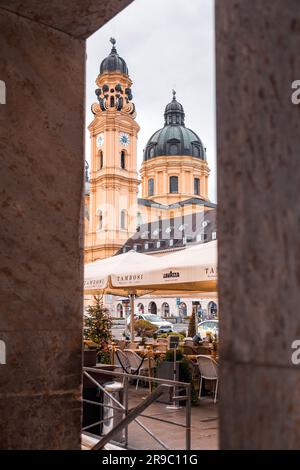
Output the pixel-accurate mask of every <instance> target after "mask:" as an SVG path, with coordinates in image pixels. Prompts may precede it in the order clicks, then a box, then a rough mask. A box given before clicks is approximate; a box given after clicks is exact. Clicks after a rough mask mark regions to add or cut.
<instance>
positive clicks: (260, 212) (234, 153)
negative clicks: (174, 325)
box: [216, 0, 300, 449]
mask: <svg viewBox="0 0 300 470" xmlns="http://www.w3.org/2000/svg"><path fill="white" fill-rule="evenodd" d="M299 40H300V3H299V1H298V0H290V1H288V2H286V1H285V0H264V1H261V0H252V1H251V2H248V1H244V0H217V1H216V42H217V50H216V60H217V69H216V73H217V75H216V82H217V141H218V152H217V154H218V200H219V204H218V240H219V306H220V322H221V324H220V341H221V344H220V347H221V350H220V352H221V370H220V378H221V397H220V398H221V399H220V419H221V424H220V426H221V427H220V445H221V448H222V449H298V448H299V447H300V428H299V420H300V395H299V377H300V366H299V365H298V366H296V365H293V364H292V361H291V355H292V349H291V345H292V342H293V341H294V340H295V339H300V315H299V304H300V275H299V263H300V259H299V249H300V245H299V243H300V242H299V233H300V192H299V186H300V165H299V135H300V119H299V118H300V105H295V104H292V102H291V94H292V91H293V90H292V88H291V84H292V82H293V81H294V80H297V79H298V80H300V54H299ZM283 305H284V308H283V307H282V306H283Z"/></svg>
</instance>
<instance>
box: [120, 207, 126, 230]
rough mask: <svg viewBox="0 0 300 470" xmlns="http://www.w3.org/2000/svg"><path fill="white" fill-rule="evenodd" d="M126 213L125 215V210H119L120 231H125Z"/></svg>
mask: <svg viewBox="0 0 300 470" xmlns="http://www.w3.org/2000/svg"><path fill="white" fill-rule="evenodd" d="M126 219H127V213H126V210H125V209H122V210H121V229H122V230H126V226H127V221H126Z"/></svg>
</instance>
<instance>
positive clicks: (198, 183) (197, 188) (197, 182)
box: [194, 178, 200, 196]
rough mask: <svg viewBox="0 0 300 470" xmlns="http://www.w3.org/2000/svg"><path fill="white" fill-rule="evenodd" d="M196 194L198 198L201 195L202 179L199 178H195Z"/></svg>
mask: <svg viewBox="0 0 300 470" xmlns="http://www.w3.org/2000/svg"><path fill="white" fill-rule="evenodd" d="M194 194H196V195H198V196H199V194H200V179H199V178H194Z"/></svg>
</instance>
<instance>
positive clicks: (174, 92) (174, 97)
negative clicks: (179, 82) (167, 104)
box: [172, 88, 176, 101]
mask: <svg viewBox="0 0 300 470" xmlns="http://www.w3.org/2000/svg"><path fill="white" fill-rule="evenodd" d="M172 93H173V101H176V91H175V90H174V88H173V90H172Z"/></svg>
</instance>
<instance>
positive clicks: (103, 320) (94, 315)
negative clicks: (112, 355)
mask: <svg viewBox="0 0 300 470" xmlns="http://www.w3.org/2000/svg"><path fill="white" fill-rule="evenodd" d="M94 300H95V303H94V305H90V306H89V307H88V308H87V311H86V315H85V319H84V332H85V333H84V334H85V338H86V339H90V340H92V341H93V342H94V343H95V344H96V345H97V351H98V353H99V352H100V351H103V352H105V351H108V345H109V343H110V342H111V340H112V332H111V327H112V319H111V316H110V313H109V310H108V309H107V308H105V307H104V305H103V297H100V296H94Z"/></svg>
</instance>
